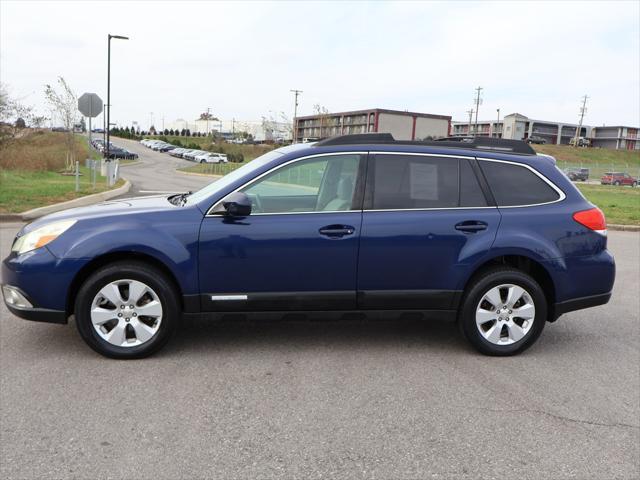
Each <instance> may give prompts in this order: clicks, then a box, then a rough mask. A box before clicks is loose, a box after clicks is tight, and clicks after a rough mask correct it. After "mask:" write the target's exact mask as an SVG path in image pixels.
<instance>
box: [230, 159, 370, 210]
mask: <svg viewBox="0 0 640 480" xmlns="http://www.w3.org/2000/svg"><path fill="white" fill-rule="evenodd" d="M360 157H361V156H360V155H355V154H348V155H332V156H323V157H317V158H310V159H307V160H300V161H297V162H294V163H291V164H290V165H287V166H285V167H282V168H279V169H278V170H276V171H275V172H273V173H270V174H268V175H266V176H264V177H263V178H261V179H260V180H258V181H257V182H255V183H253V184H251V185H249V186H248V187H245V188H244V189H242V192H244V193H245V194H246V195H247V196H248V197H249V198H250V199H251V203H252V212H253V213H296V212H300V213H301V212H337V211H338V212H339V211H345V210H351V204H352V201H353V193H354V191H355V183H356V178H357V173H358V166H359V164H360Z"/></svg>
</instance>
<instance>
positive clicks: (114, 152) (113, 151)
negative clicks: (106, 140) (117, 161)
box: [109, 147, 138, 160]
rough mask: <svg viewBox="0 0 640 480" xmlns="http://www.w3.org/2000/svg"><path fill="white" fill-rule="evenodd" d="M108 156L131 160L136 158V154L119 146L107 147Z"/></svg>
mask: <svg viewBox="0 0 640 480" xmlns="http://www.w3.org/2000/svg"><path fill="white" fill-rule="evenodd" d="M109 158H122V159H127V160H133V159H136V158H138V154H137V153H133V152H130V151H129V150H125V149H124V148H120V147H109Z"/></svg>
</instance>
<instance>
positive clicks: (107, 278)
mask: <svg viewBox="0 0 640 480" xmlns="http://www.w3.org/2000/svg"><path fill="white" fill-rule="evenodd" d="M75 317H76V327H77V328H78V332H79V333H80V335H81V336H82V338H83V339H84V341H85V342H86V343H87V344H88V345H89V346H90V347H91V348H92V349H94V350H95V351H96V352H98V353H100V354H102V355H105V356H107V357H111V358H120V359H129V358H142V357H146V356H148V355H151V354H152V353H154V352H156V351H157V350H159V349H160V348H161V347H162V346H163V345H164V344H165V343H166V342H167V341H168V340H169V338H170V336H171V333H172V332H173V331H174V330H175V327H176V325H177V323H178V320H179V318H180V307H179V303H178V298H177V293H176V291H175V288H174V286H173V284H172V282H171V281H170V280H168V279H167V277H166V276H165V275H164V273H163V272H161V271H159V270H157V269H156V268H153V267H151V266H150V265H147V264H145V263H140V262H116V263H113V264H110V265H107V266H105V267H102V268H100V269H99V270H97V271H96V272H95V273H94V274H92V275H91V276H90V277H89V278H88V279H87V280H86V281H85V282H84V284H83V285H82V287H81V288H80V290H79V292H78V296H77V298H76V302H75Z"/></svg>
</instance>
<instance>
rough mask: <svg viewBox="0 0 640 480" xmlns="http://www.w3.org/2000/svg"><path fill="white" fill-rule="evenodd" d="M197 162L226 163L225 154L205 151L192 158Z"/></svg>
mask: <svg viewBox="0 0 640 480" xmlns="http://www.w3.org/2000/svg"><path fill="white" fill-rule="evenodd" d="M194 161H196V162H198V163H228V162H229V160H227V156H226V155H225V154H223V153H213V152H206V153H203V154H202V155H198V156H196V157H195V158H194Z"/></svg>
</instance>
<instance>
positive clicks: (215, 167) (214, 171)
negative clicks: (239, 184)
mask: <svg viewBox="0 0 640 480" xmlns="http://www.w3.org/2000/svg"><path fill="white" fill-rule="evenodd" d="M246 163H247V162H243V163H196V164H194V165H191V166H190V167H182V168H179V169H178V170H180V171H181V172H189V173H201V174H204V175H216V176H219V175H226V174H227V173H229V172H232V171H234V170H235V169H236V168H239V167H241V166H242V165H245V164H246Z"/></svg>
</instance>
